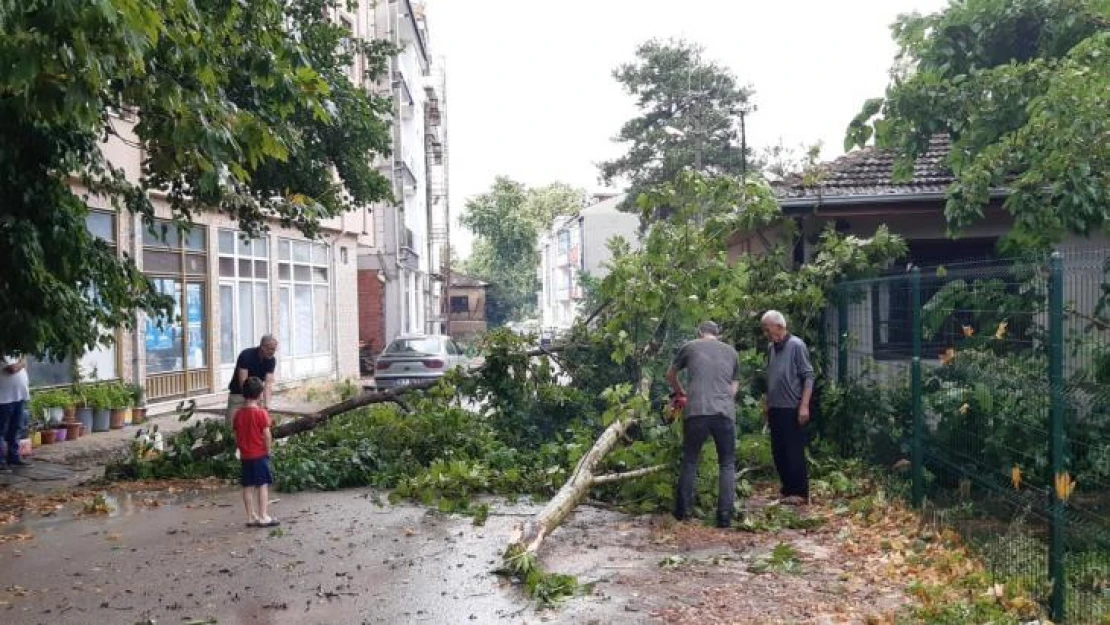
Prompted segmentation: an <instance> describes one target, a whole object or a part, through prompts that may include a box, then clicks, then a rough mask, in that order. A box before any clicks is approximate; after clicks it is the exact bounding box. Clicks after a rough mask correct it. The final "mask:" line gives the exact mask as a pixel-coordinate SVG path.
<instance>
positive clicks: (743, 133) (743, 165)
mask: <svg viewBox="0 0 1110 625" xmlns="http://www.w3.org/2000/svg"><path fill="white" fill-rule="evenodd" d="M747 115H748V109H746V108H744V109H740V179H741V180H743V179H744V178H747V176H748V131H747V126H746V125H745V123H744V118H745V117H747Z"/></svg>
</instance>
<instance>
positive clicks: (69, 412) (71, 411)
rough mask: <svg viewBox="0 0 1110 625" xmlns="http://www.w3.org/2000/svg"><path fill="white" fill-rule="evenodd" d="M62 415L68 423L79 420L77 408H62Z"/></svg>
mask: <svg viewBox="0 0 1110 625" xmlns="http://www.w3.org/2000/svg"><path fill="white" fill-rule="evenodd" d="M62 413H63V414H64V415H65V420H66V421H76V420H77V406H67V407H65V408H62Z"/></svg>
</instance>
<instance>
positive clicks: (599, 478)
mask: <svg viewBox="0 0 1110 625" xmlns="http://www.w3.org/2000/svg"><path fill="white" fill-rule="evenodd" d="M666 468H667V465H665V464H657V465H655V466H654V467H644V468H642V469H636V470H635V471H622V472H620V473H606V474H605V475H595V476H594V486H597V485H598V484H609V483H612V482H620V481H622V480H631V479H635V478H637V477H644V476H645V475H651V474H652V473H658V472H660V471H662V470H663V469H666Z"/></svg>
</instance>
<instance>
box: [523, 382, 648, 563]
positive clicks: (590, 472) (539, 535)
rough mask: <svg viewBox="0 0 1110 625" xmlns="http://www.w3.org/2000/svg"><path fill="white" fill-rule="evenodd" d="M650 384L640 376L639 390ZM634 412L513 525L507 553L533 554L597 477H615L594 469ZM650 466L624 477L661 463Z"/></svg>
mask: <svg viewBox="0 0 1110 625" xmlns="http://www.w3.org/2000/svg"><path fill="white" fill-rule="evenodd" d="M650 388H651V379H650V378H648V377H647V376H644V378H642V379H641V380H640V393H641V394H643V395H647V392H648V390H649V389H650ZM637 420H638V418H637V416H636V414H635V413H633V412H629V414H628V415H626V416H625V417H623V418H620V419H617V420H615V421H613V423H611V424H610V425H609V427H607V428H605V431H604V432H602V433H601V436H599V437H598V438H597V441H596V442H595V443H594V444H593V447H591V448H590V450H589V451H588V452H586V454H585V455H584V456H582V458H581V459H580V460H579V461H578V464H577V465H576V466H575V467H574V472H573V473H571V476H570V479H568V480H567V481H566V482H565V483H564V484H563V486H562V488H560V489H559V492H557V493H555V496H554V497H552V498H551V501H549V502H547V505H546V506H544V508H543V510H541V511H540V513H539V514H537V515H536V517H535V518H534V519H532V520H531V521H528V522H527V523H523V524H519V525H517V526H516V528H514V532H513V534H514V535H513V538H512V540H511V543H510V545H509V549H508V550H507V551H506V553H513V554H515V555H514V557H517V556H519V555H520V554H535V553H536V552H537V551H539V548H540V545H541V544H542V543H543V539H544V538H546V537H547V536H548V535H549V534H550V533H551V532H553V531H554V530H555V528H557V527H558V526H559V524H560V523H562V522H563V520H564V519H566V518H567V516H568V515H569V514H570V513H571V511H573V510H574V508H575V507H576V506H577V505H578V504H579V503H580V502H581V501H582V500H583V499H585V497H586V494H587V493H588V492H589V491H590V488H592V487H593V486H595V485H597V484H598V483H599V482H598V478H599V477H600V478H603V482H601V483H605V482H612V481H616V479H617V478H615V477H614V476H615V475H623V474H620V473H618V474H608V475H601V476H596V475H594V470H595V469H597V466H598V465H599V464H600V463H601V461H602V460H603V459H604V458H605V456H606V455H607V454H608V453H609V452H610V451H612V450H613V448H614V447H615V446H616V445H617V443H618V442H620V440H621V438H622V437H623V436H624V433H625V432H626V431H627V430H628V428H629V427H630V426H631V425H632V424H634V423H636V421H637ZM649 468H650V469H652V470H649V471H646V472H643V473H641V474H640V475H628V476H627V477H626V478H622V479H629V478H632V477H640V476H641V475H649V474H650V473H654V472H655V471H658V470H661V469H662V468H663V467H658V468H656V467H649ZM641 471H644V470H643V469H639V470H637V471H629V472H628V473H637V472H641Z"/></svg>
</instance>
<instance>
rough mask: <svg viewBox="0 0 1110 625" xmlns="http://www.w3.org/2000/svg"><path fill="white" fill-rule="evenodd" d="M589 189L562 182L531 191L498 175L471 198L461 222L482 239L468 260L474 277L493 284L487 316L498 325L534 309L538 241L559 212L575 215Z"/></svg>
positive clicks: (467, 266) (468, 271) (537, 285)
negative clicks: (488, 185) (486, 189)
mask: <svg viewBox="0 0 1110 625" xmlns="http://www.w3.org/2000/svg"><path fill="white" fill-rule="evenodd" d="M584 199H585V193H584V192H583V191H581V190H580V189H575V188H573V187H571V186H569V185H566V184H563V183H558V182H557V183H553V184H550V185H547V186H545V187H539V188H535V189H528V188H526V187H525V186H524V185H523V184H521V183H519V182H515V181H513V180H510V179H509V178H505V177H498V178H497V179H496V180H495V181H494V183H493V186H492V187H491V188H490V190H489V191H487V192H486V193H483V194H482V195H479V196H477V197H475V198H472V199H470V200H469V201H468V202H467V203H466V210H465V212H464V213H463V215H462V219H461V222H462V224H463V225H464V226H466V227H467V228H469V229H470V230H471V231H472V232H474V234H475V236H476V238H477V240H476V241H475V244H474V250H473V251H472V252H471V254H470V258H469V259H467V262H466V267H465V270H466V272H467V273H469V274H470V275H472V276H474V277H476V278H481V279H482V280H485V281H487V282H489V283H491V287H490V292H489V296H488V298H487V300H486V302H487V303H486V306H487V310H486V315H487V318H488V319H489V321H490V323H491V324H494V325H499V324H503V323H505V322H506V321H510V320H513V319H520V318H523V317H525V316H527V315H529V314H531V313H532V312H533V311H534V310H535V305H536V291H537V290H538V289H539V283H538V281H537V279H536V240H537V238H538V236H539V233H540V231H541V230H543V229H545V228H549V227H551V222H552V220H553V219H554V218H555V216H556V215H573V214H575V213H577V212H578V211H579V210H580V209H581V208H582V205H583V202H584Z"/></svg>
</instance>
